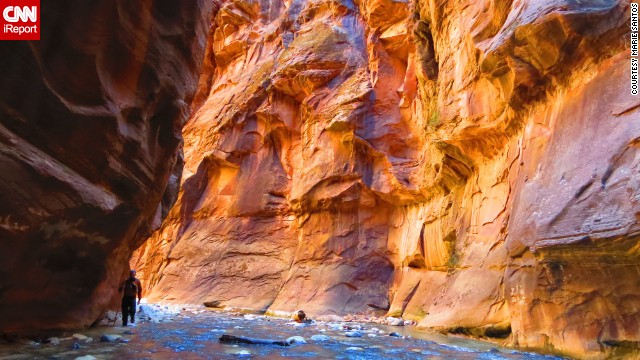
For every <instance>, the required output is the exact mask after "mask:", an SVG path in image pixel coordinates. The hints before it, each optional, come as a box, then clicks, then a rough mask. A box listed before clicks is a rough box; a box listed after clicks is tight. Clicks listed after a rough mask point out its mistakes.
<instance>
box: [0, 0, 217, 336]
mask: <svg viewBox="0 0 640 360" xmlns="http://www.w3.org/2000/svg"><path fill="white" fill-rule="evenodd" d="M211 8H212V3H211V2H210V1H204V0H199V1H196V0H189V1H180V2H176V1H159V0H156V1H124V0H122V1H110V0H104V1H80V0H77V1H73V0H65V1H62V0H60V1H53V2H49V1H43V2H42V6H41V10H40V11H41V12H40V17H41V25H42V27H41V40H40V41H31V42H27V41H0V54H1V56H0V167H1V168H2V175H1V180H0V196H1V200H2V201H0V334H27V333H31V334H32V333H36V332H42V331H47V330H54V329H67V328H78V327H81V326H88V325H90V324H91V323H93V322H94V321H96V320H97V319H98V318H99V316H100V315H101V313H102V311H104V310H105V308H106V307H107V306H108V305H109V303H112V299H114V300H115V298H114V297H117V296H118V295H117V293H118V292H117V288H118V284H119V282H120V280H122V279H123V278H124V277H123V276H124V275H125V274H126V273H127V271H128V260H129V258H130V256H131V253H132V252H133V250H134V249H135V248H137V247H138V246H140V245H141V244H142V242H143V241H144V240H145V239H146V238H147V237H148V236H149V235H150V234H151V232H152V231H153V230H154V229H156V228H158V226H159V225H160V224H161V221H162V219H163V217H164V216H166V214H167V212H168V210H169V208H170V207H171V205H172V204H173V202H174V201H175V197H176V195H177V190H178V185H179V181H180V180H179V179H180V175H181V172H182V160H181V158H180V156H181V155H180V151H181V150H180V146H181V141H182V140H181V139H182V138H181V128H182V126H183V124H184V122H185V121H186V120H187V118H188V117H189V104H190V103H191V99H192V98H193V96H194V94H195V91H196V89H197V86H198V76H199V74H200V72H201V69H200V68H201V64H202V60H203V56H204V49H205V46H206V43H207V31H208V29H209V25H210V13H211Z"/></svg>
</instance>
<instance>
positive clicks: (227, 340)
mask: <svg viewBox="0 0 640 360" xmlns="http://www.w3.org/2000/svg"><path fill="white" fill-rule="evenodd" d="M218 341H220V342H221V343H224V344H253V345H279V346H289V343H288V342H286V341H281V340H269V339H255V338H249V337H244V336H234V335H226V334H225V335H222V336H220V338H219V339H218Z"/></svg>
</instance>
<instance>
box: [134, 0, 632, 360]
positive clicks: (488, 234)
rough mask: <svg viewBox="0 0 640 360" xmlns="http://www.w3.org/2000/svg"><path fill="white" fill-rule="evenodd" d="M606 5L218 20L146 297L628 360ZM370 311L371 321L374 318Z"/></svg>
mask: <svg viewBox="0 0 640 360" xmlns="http://www.w3.org/2000/svg"><path fill="white" fill-rule="evenodd" d="M628 18H629V2H628V1H587V2H576V1H563V0H553V1H519V0H481V1H440V0H418V1H417V2H414V3H412V2H409V1H393V0H362V1H355V2H351V1H349V0H330V1H309V0H289V1H284V0H283V1H278V0H273V1H267V0H263V1H260V0H255V1H253V0H251V1H250V0H238V1H233V2H223V3H222V5H221V8H220V10H219V11H218V12H217V14H216V16H215V19H214V20H213V23H212V27H211V29H210V32H209V42H208V45H207V50H206V55H205V62H204V63H205V65H204V68H203V72H202V74H201V77H200V81H199V87H198V93H197V94H196V97H195V100H194V103H193V106H194V110H195V112H194V114H193V116H192V117H191V118H190V120H189V122H188V123H187V124H186V126H185V129H184V132H183V136H184V159H185V164H184V170H183V174H182V183H181V189H180V193H179V196H178V200H177V202H176V204H175V205H174V206H173V208H172V209H171V210H170V212H169V214H168V217H167V219H166V220H165V221H164V222H163V224H162V226H161V228H160V229H159V230H158V231H156V232H155V233H154V234H153V235H152V236H151V238H150V239H149V240H148V242H147V243H146V244H145V245H144V246H143V247H142V248H140V250H139V251H138V252H137V253H136V254H135V256H134V259H133V261H132V264H133V266H135V267H136V268H138V270H139V273H140V274H141V275H143V280H144V285H145V287H146V291H150V295H149V297H150V298H151V299H152V300H164V301H175V302H195V303H199V302H203V301H210V300H220V301H221V302H222V303H223V304H224V305H226V306H228V307H241V308H251V309H258V310H263V311H270V312H278V311H291V310H295V309H298V308H302V309H304V310H305V311H306V312H308V313H311V314H314V315H320V314H347V313H371V314H377V315H384V314H389V315H393V316H402V317H404V318H406V319H413V320H416V321H418V325H419V326H420V327H424V328H432V329H438V330H441V331H445V332H454V333H465V334H471V335H475V336H485V337H497V338H506V339H505V343H506V344H509V345H513V346H519V347H524V348H535V349H543V350H548V351H557V352H564V353H568V354H572V355H580V356H594V357H599V356H604V355H612V354H621V353H623V352H625V351H628V350H629V349H633V348H637V344H638V341H640V330H639V329H640V327H639V326H638V325H639V323H640V314H639V313H638V309H639V308H640V284H639V281H640V280H638V279H639V277H638V274H639V273H640V262H639V256H640V247H639V246H638V239H639V238H640V226H639V225H638V220H639V219H640V151H639V150H640V121H639V114H640V98H638V97H632V96H630V95H629V72H628V69H629V67H630V63H629V58H630V56H629V42H628V41H629V39H628V35H629V28H628ZM380 309H383V310H380Z"/></svg>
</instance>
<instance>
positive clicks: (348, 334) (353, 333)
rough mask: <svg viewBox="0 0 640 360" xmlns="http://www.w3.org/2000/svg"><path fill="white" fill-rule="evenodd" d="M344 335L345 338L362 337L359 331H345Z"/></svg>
mask: <svg viewBox="0 0 640 360" xmlns="http://www.w3.org/2000/svg"><path fill="white" fill-rule="evenodd" d="M344 335H345V336H346V337H362V333H361V332H359V331H347V332H345V333H344Z"/></svg>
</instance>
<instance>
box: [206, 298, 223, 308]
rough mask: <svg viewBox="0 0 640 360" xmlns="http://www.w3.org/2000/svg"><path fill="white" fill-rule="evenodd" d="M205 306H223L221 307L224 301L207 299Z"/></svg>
mask: <svg viewBox="0 0 640 360" xmlns="http://www.w3.org/2000/svg"><path fill="white" fill-rule="evenodd" d="M204 306H206V307H208V308H221V307H223V305H222V302H221V301H220V300H214V301H205V302H204Z"/></svg>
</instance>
